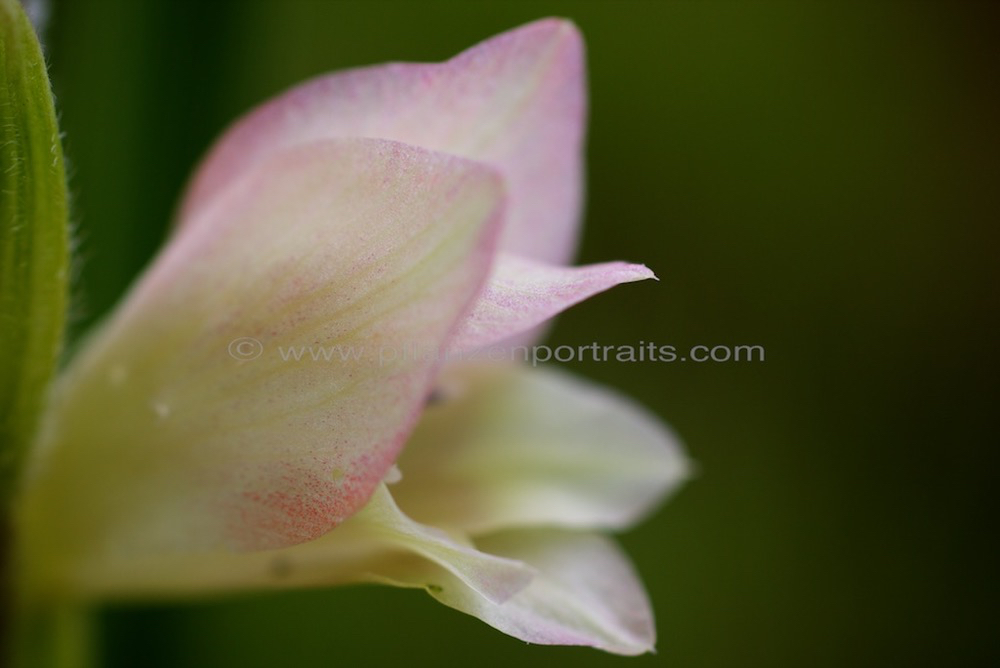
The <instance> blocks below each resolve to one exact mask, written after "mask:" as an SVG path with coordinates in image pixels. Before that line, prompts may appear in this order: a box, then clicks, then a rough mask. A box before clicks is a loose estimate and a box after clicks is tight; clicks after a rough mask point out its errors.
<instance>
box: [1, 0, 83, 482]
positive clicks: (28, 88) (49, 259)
mask: <svg viewBox="0 0 1000 668" xmlns="http://www.w3.org/2000/svg"><path fill="white" fill-rule="evenodd" d="M67 222H68V206H67V194H66V171H65V168H64V166H63V155H62V147H61V145H60V142H59V129H58V127H57V125H56V114H55V109H54V107H53V101H52V93H51V89H50V86H49V79H48V76H47V75H46V72H45V59H44V58H43V56H42V50H41V47H40V46H39V44H38V39H37V38H36V37H35V33H34V30H33V29H32V27H31V24H30V23H29V21H28V19H27V17H26V16H25V14H24V12H23V11H22V10H21V7H20V5H19V4H18V3H17V2H16V0H0V497H2V499H3V501H5V502H6V501H7V500H8V499H9V498H10V494H11V488H12V486H13V483H14V478H15V476H16V473H17V469H18V464H19V462H20V460H21V458H22V455H23V454H24V452H25V450H26V449H27V445H28V443H29V441H30V440H31V438H32V435H33V433H34V431H35V426H36V422H37V418H38V413H39V410H40V407H41V404H42V400H43V397H44V394H45V391H46V386H47V384H48V382H49V379H50V378H51V377H52V375H53V372H54V371H55V368H56V363H57V358H58V355H59V349H60V344H61V341H62V333H63V325H64V322H65V314H66V302H67V278H68V265H69V250H68V246H69V244H68V233H67Z"/></svg>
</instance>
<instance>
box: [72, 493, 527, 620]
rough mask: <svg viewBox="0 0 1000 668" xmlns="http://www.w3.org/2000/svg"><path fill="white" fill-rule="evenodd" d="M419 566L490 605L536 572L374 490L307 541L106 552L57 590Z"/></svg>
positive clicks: (261, 585) (187, 591)
mask: <svg viewBox="0 0 1000 668" xmlns="http://www.w3.org/2000/svg"><path fill="white" fill-rule="evenodd" d="M425 563H432V564H434V565H435V568H440V569H443V570H444V572H447V573H449V576H450V577H454V578H456V581H458V582H461V583H462V586H464V587H468V588H469V589H470V590H471V591H474V592H476V595H477V596H482V597H483V598H484V599H485V600H488V601H492V602H493V603H502V602H503V601H506V600H508V599H509V598H510V597H511V596H513V595H515V594H516V593H517V592H519V591H521V590H523V589H524V588H525V587H526V586H527V585H528V583H529V582H530V581H531V580H532V578H533V577H534V575H535V571H534V569H532V568H531V567H530V566H528V565H525V564H524V563H522V562H521V561H518V560H516V559H507V558H504V557H499V556H494V555H492V554H487V553H484V552H481V551H478V550H476V549H475V548H474V547H472V545H471V544H470V543H469V542H468V541H467V540H465V539H463V538H462V537H461V536H457V535H456V536H451V535H449V534H447V533H445V532H443V531H441V530H439V529H435V528H432V527H428V526H424V525H421V524H418V523H416V522H414V521H413V520H411V519H410V518H408V517H406V515H404V514H403V513H402V512H401V511H400V510H399V508H398V506H396V504H395V502H394V501H393V499H392V496H391V494H390V493H389V491H388V489H387V488H386V487H385V485H380V486H379V487H377V488H376V490H375V493H374V494H373V495H372V498H371V499H370V500H369V502H368V503H367V504H366V505H365V507H364V508H363V509H361V510H360V511H359V512H357V513H356V514H355V515H353V516H352V517H351V518H350V519H348V520H346V521H345V522H344V523H342V524H341V525H339V526H338V527H336V528H335V529H334V530H332V531H331V532H329V533H328V534H326V535H325V536H322V537H320V538H318V539H316V540H314V541H310V542H308V543H303V544H300V545H295V546H292V547H288V548H283V549H280V550H263V551H259V552H226V551H214V552H206V553H201V554H190V553H189V554H183V555H153V554H147V555H140V556H134V555H128V554H113V555H109V557H108V558H106V559H103V560H100V561H96V560H93V561H87V562H83V563H81V564H80V565H79V567H78V568H77V569H76V570H75V571H74V572H73V573H72V575H71V576H70V578H71V579H69V580H67V581H66V583H65V585H64V586H65V588H66V589H67V590H69V591H72V592H73V593H74V594H75V595H78V596H83V597H98V598H103V599H108V598H123V599H136V598H150V597H152V598H173V597H178V596H190V595H202V596H203V595H206V594H212V593H219V592H227V591H239V590H248V589H249V590H257V589H272V588H276V589H285V588H291V587H306V586H321V585H334V584H344V583H348V582H386V575H387V574H398V573H409V572H420V571H422V570H423V569H424V568H425V566H424V565H423V564H425Z"/></svg>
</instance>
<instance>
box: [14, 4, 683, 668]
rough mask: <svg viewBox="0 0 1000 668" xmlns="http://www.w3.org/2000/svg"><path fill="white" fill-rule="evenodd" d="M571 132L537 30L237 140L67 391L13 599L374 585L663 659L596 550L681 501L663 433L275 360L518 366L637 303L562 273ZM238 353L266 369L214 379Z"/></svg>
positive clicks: (557, 399) (250, 367)
mask: <svg viewBox="0 0 1000 668" xmlns="http://www.w3.org/2000/svg"><path fill="white" fill-rule="evenodd" d="M585 107H586V102H585V89H584V64H583V47H582V42H581V38H580V36H579V34H578V32H577V30H576V28H575V27H574V26H573V25H572V24H570V23H567V22H565V21H562V20H553V19H548V20H543V21H538V22H536V23H532V24H529V25H527V26H524V27H522V28H519V29H517V30H514V31H511V32H508V33H505V34H503V35H500V36H498V37H495V38H493V39H491V40H488V41H486V42H484V43H482V44H480V45H478V46H475V47H473V48H472V49H470V50H468V51H466V52H464V53H462V54H459V55H458V56H456V57H455V58H453V59H451V60H449V61H447V62H445V63H441V64H389V65H383V66H378V67H369V68H362V69H357V70H351V71H347V72H341V73H336V74H333V75H329V76H325V77H321V78H319V79H316V80H313V81H310V82H307V83H305V84H303V85H301V86H299V87H297V88H295V89H293V90H291V91H289V92H287V93H285V94H283V95H281V96H279V97H278V98H276V99H275V100H273V101H271V102H268V103H267V104H265V105H263V106H262V107H260V108H258V109H256V110H255V111H253V112H252V113H250V114H249V115H248V116H247V117H245V118H244V119H242V120H240V121H239V122H238V123H237V124H236V125H235V126H234V127H232V128H231V129H230V130H229V131H228V132H227V133H226V134H225V135H224V136H223V137H222V139H221V140H220V141H219V142H218V144H217V145H216V146H215V148H213V149H212V151H211V152H210V153H209V154H208V156H207V158H206V159H205V161H204V162H203V164H202V165H201V167H200V168H199V169H198V171H197V173H196V175H195V177H194V179H193V180H192V182H191V185H190V188H189V191H188V193H187V195H186V197H185V199H184V201H183V205H182V207H181V210H180V214H179V220H178V223H177V227H176V230H175V233H174V235H173V238H172V239H171V240H170V242H169V244H168V245H167V246H166V248H165V249H164V250H163V252H162V253H161V255H160V256H159V257H158V258H157V259H156V261H155V262H154V263H153V265H152V266H151V267H150V268H149V269H148V270H147V271H146V273H145V274H144V275H143V276H142V277H141V279H140V280H139V281H138V283H137V284H136V285H135V287H134V288H133V289H132V291H131V292H130V294H129V295H128V297H127V298H126V299H125V300H124V302H123V303H122V304H121V305H120V306H119V308H118V309H117V310H116V311H115V312H114V313H113V314H112V315H111V316H110V317H109V318H108V319H107V321H106V322H105V323H104V324H103V325H102V326H101V327H100V328H99V329H98V330H97V331H96V332H95V333H93V335H92V336H91V337H90V338H89V340H88V341H87V342H86V344H85V345H84V346H83V347H82V348H81V349H80V351H79V353H78V354H77V355H76V357H75V358H74V359H73V361H72V363H71V365H70V366H69V367H68V369H67V370H66V371H65V373H64V374H63V376H62V377H61V379H60V381H59V383H58V384H57V387H56V390H55V393H54V396H53V399H52V403H51V408H50V410H49V411H48V414H47V416H46V420H45V423H44V429H43V434H42V437H41V440H40V443H39V447H38V448H37V451H36V453H35V456H34V460H33V462H32V465H31V468H30V471H29V474H28V477H27V480H26V483H25V485H24V491H23V494H22V498H21V500H20V506H19V527H20V531H21V535H22V543H23V551H22V556H23V561H24V563H25V565H26V569H27V570H26V576H27V577H28V578H29V580H28V583H29V584H28V587H29V588H30V589H31V590H32V591H33V592H34V593H35V595H37V596H43V597H76V598H97V599H108V598H122V597H124V598H134V597H144V596H179V595H192V594H203V593H209V592H217V591H226V590H234V589H249V588H276V587H292V586H321V585H332V584H338V583H345V582H359V581H377V582H385V583H390V584H395V585H400V586H405V587H420V588H424V589H426V590H427V591H428V592H429V593H430V594H431V595H432V596H434V597H435V598H437V599H438V600H440V601H442V602H443V603H445V604H447V605H449V606H452V607H454V608H457V609H459V610H463V611H465V612H467V613H470V614H473V615H475V616H477V617H479V618H481V619H482V620H484V621H486V622H487V623H489V624H491V625H493V626H495V627H496V628H498V629H500V630H502V631H504V632H505V633H508V634H510V635H513V636H516V637H518V638H521V639H523V640H526V641H529V642H534V643H543V644H573V645H591V646H595V647H599V648H602V649H605V650H608V651H611V652H617V653H621V654H637V653H642V652H645V651H648V650H650V649H651V648H652V646H653V643H654V627H653V621H652V613H651V611H650V607H649V603H648V601H647V599H646V595H645V593H644V591H643V588H642V586H641V584H640V583H639V581H638V579H637V578H636V576H635V574H634V573H633V571H632V568H631V566H630V565H629V563H628V561H627V559H626V558H625V557H624V556H623V555H622V553H621V552H620V551H619V550H618V548H617V547H616V546H615V544H614V543H613V542H612V541H611V540H610V539H608V538H606V537H604V536H603V535H602V534H601V532H602V531H607V530H617V529H623V528H626V527H628V526H629V525H631V524H633V523H634V522H636V521H637V520H639V519H640V518H641V517H642V516H643V515H645V514H646V513H647V512H649V510H650V509H651V508H653V507H654V506H655V505H656V504H657V503H658V502H659V501H660V500H661V499H662V497H663V496H664V495H665V494H666V493H668V492H669V491H671V490H672V489H673V488H674V487H675V486H676V485H677V484H678V483H679V482H680V481H681V480H682V479H683V478H684V477H685V474H686V470H687V464H686V460H685V458H684V456H683V454H682V452H681V450H680V448H679V446H678V444H677V442H676V440H675V439H674V437H673V436H672V435H671V434H670V432H669V431H668V430H667V429H666V428H665V427H664V426H663V425H662V424H660V423H659V422H658V421H657V420H656V419H655V418H654V417H652V416H651V415H649V414H647V413H646V412H645V411H643V410H642V409H641V408H639V407H638V406H636V405H635V404H633V403H631V402H630V401H629V400H627V399H625V398H624V397H621V396H619V395H617V394H615V393H613V392H611V391H608V390H605V389H601V388H598V387H595V386H593V385H591V384H590V383H588V382H585V381H582V380H579V379H575V378H573V377H571V376H569V375H567V374H564V373H559V372H555V371H551V370H545V369H532V368H529V367H527V366H526V365H521V364H517V363H504V364H488V365H487V364H455V363H449V364H443V363H442V360H441V359H440V357H439V356H435V355H394V356H393V357H392V359H390V360H388V361H386V360H385V359H381V360H380V363H375V361H374V360H373V359H372V358H371V356H369V355H365V354H361V355H356V356H352V355H347V356H344V357H337V358H336V359H334V360H333V361H332V362H323V361H318V360H316V359H313V358H312V357H308V356H306V357H304V358H302V359H298V360H295V359H290V358H288V357H287V356H282V355H279V354H277V351H279V350H286V349H290V348H293V347H296V346H300V347H301V346H311V347H319V348H324V349H332V348H337V349H338V350H355V351H357V350H361V351H373V350H376V349H377V350H395V351H400V350H407V349H409V350H439V351H443V350H459V351H462V350H472V349H478V348H483V347H484V346H490V345H494V344H510V343H511V342H520V343H523V342H527V341H531V340H533V337H535V336H537V332H538V328H539V326H541V325H543V324H544V323H545V321H547V320H548V319H550V318H551V317H552V316H554V315H555V314H557V313H558V312H560V311H562V310H564V309H566V308H568V307H569V306H571V305H573V304H576V303H578V302H580V301H582V300H584V299H586V298H587V297H590V296H591V295H593V294H595V293H598V292H601V291H603V290H606V289H608V288H610V287H612V286H614V285H617V284H619V283H624V282H630V281H637V280H643V279H646V278H652V277H653V274H652V273H651V272H650V271H649V270H648V269H646V268H645V267H643V266H640V265H632V264H626V263H621V262H611V263H606V264H598V265H591V266H585V267H568V266H565V263H566V262H567V261H568V260H569V258H570V256H571V255H572V253H573V249H574V247H575V245H576V235H577V232H578V226H579V218H580V200H581V175H582V134H583V129H584V124H585V115H586V109H585ZM237 340H239V341H245V342H246V341H249V342H252V344H253V346H259V349H257V348H255V349H254V352H255V353H256V354H255V355H250V356H245V357H247V359H239V357H241V356H240V355H236V356H234V355H231V354H227V347H229V346H230V344H231V342H233V341H237ZM249 357H254V359H249ZM432 393H434V394H435V396H436V397H437V398H438V399H439V400H435V401H433V402H430V403H428V399H429V398H430V397H431V395H432Z"/></svg>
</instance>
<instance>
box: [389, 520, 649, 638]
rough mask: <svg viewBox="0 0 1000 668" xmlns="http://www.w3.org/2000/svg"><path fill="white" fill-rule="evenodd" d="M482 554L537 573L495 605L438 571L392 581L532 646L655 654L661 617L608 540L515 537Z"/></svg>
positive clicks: (504, 537)
mask: <svg viewBox="0 0 1000 668" xmlns="http://www.w3.org/2000/svg"><path fill="white" fill-rule="evenodd" d="M476 547H478V548H479V549H481V550H483V551H484V552H488V553H490V554H495V555H499V556H503V557H507V558H510V559H517V560H520V561H524V562H525V563H527V564H529V565H531V566H533V567H534V568H536V569H537V570H538V575H537V576H536V577H535V579H534V580H532V581H531V584H530V585H528V587H526V588H525V589H524V590H522V591H521V592H519V593H517V594H516V595H514V596H513V597H511V598H510V599H509V600H507V601H505V602H503V603H499V604H498V603H495V602H493V601H490V600H488V599H487V598H485V597H483V596H481V595H480V594H478V593H477V592H476V591H475V590H473V589H471V588H469V587H468V586H466V585H465V584H464V583H463V582H462V581H461V580H459V579H458V578H456V577H454V576H453V575H452V574H451V573H448V572H447V571H444V570H442V569H440V568H437V567H435V566H434V565H433V564H430V563H428V562H424V563H422V564H413V565H409V566H408V567H407V568H408V569H409V570H407V569H405V568H401V569H399V570H398V571H397V572H395V573H392V574H389V576H388V579H391V580H392V581H394V582H395V583H396V584H399V585H402V586H422V587H424V588H425V589H426V590H427V591H428V593H430V594H431V596H433V597H434V598H436V599H437V600H439V601H441V602H442V603H444V604H445V605H448V606H450V607H452V608H455V609H457V610H461V611H462V612H465V613H468V614H470V615H473V616H475V617H478V618H479V619H481V620H483V621H484V622H486V623H487V624H489V625H490V626H492V627H494V628H496V629H499V630H500V631H503V632H504V633H506V634H508V635H511V636H514V637H515V638H519V639H521V640H524V641H526V642H530V643H537V644H540V645H584V646H588V647H596V648H599V649H603V650H606V651H608V652H613V653H615V654H626V655H635V654H643V653H645V652H649V651H652V650H653V647H654V644H655V642H656V630H655V627H654V624H653V612H652V609H651V608H650V605H649V600H648V598H647V597H646V594H645V591H644V590H643V587H642V583H641V582H640V581H639V579H638V577H637V576H636V574H635V571H634V569H633V568H632V566H631V564H630V563H629V561H628V558H627V557H626V556H625V555H624V554H623V553H622V551H621V550H620V549H619V548H618V546H617V545H615V543H614V542H613V541H612V540H610V539H608V538H605V537H603V536H600V535H596V534H587V533H575V532H569V531H553V530H541V529H540V530H535V531H510V532H505V533H502V534H497V535H494V536H490V537H486V538H483V539H480V540H477V541H476Z"/></svg>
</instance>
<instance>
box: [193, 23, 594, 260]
mask: <svg viewBox="0 0 1000 668" xmlns="http://www.w3.org/2000/svg"><path fill="white" fill-rule="evenodd" d="M585 107H586V100H585V88H584V63H583V41H582V39H581V37H580V34H579V32H578V31H577V29H576V27H575V26H574V25H573V24H572V23H569V22H567V21H564V20H560V19H544V20H541V21H536V22H534V23H530V24H528V25H525V26H522V27H520V28H517V29H515V30H512V31H509V32H506V33H503V34H501V35H498V36H496V37H493V38H492V39H489V40H487V41H485V42H482V43H481V44H478V45H476V46H474V47H472V48H471V49H469V50H467V51H465V52H463V53H461V54H459V55H457V56H455V57H454V58H452V59H451V60H448V61H446V62H444V63H434V64H414V63H393V64H388V65H381V66H375V67H365V68H360V69H354V70H347V71H343V72H337V73H334V74H332V75H328V76H324V77H320V78H318V79H315V80H313V81H310V82H307V83H305V84H302V85H300V86H298V87H296V88H294V89H292V90H290V91H288V92H286V93H284V94H283V95H281V96H279V97H277V98H275V99H274V100H272V101H270V102H268V103H266V104H265V105H263V106H261V107H259V108H258V109H256V110H255V111H253V112H252V113H250V114H249V115H248V116H246V117H244V118H243V119H241V120H240V121H238V122H237V123H236V124H235V125H234V126H233V127H232V128H231V129H230V130H229V131H228V132H227V133H226V134H225V135H224V136H223V138H222V139H221V140H220V141H219V142H218V143H217V144H216V146H215V148H213V149H212V151H211V152H210V153H209V155H208V157H207V158H206V159H205V161H204V162H203V164H202V166H201V168H200V169H199V171H198V172H197V173H196V176H195V179H194V180H193V181H192V184H191V187H190V189H189V192H188V195H187V198H186V200H185V203H184V206H183V209H182V212H183V213H182V216H181V219H180V222H181V223H182V224H184V225H189V224H191V222H192V219H193V218H194V213H195V212H196V211H197V210H199V209H201V208H203V207H205V206H207V205H208V204H209V203H210V202H211V201H212V200H213V199H215V198H216V197H219V196H221V194H222V193H224V192H225V190H226V189H227V188H228V187H229V186H230V185H231V184H232V183H233V178H234V175H236V174H238V173H239V171H240V170H241V169H244V168H245V167H246V166H247V165H251V164H253V163H255V162H256V161H258V160H261V159H263V158H266V157H267V155H269V154H270V153H272V152H273V151H276V150H280V149H281V148H283V147H288V146H294V145H298V144H304V143H308V142H311V141H315V140H317V139H322V138H329V137H352V136H353V137H382V138H385V139H395V140H398V141H402V142H406V143H409V144H414V145H416V146H423V147H426V148H430V149H434V150H438V151H444V152H446V153H453V154H455V155H460V156H465V157H468V158H473V159H475V160H480V161H483V162H487V163H490V164H491V165H493V166H494V167H495V168H496V169H497V170H498V171H499V172H500V173H501V174H502V175H503V178H504V181H505V182H506V183H507V185H508V194H509V211H508V218H509V220H508V223H507V224H506V226H505V229H504V232H503V236H502V239H501V243H500V247H501V248H503V249H505V250H508V251H512V252H515V253H518V254H520V255H524V256H526V257H530V258H534V259H539V260H543V261H547V262H552V263H556V264H561V263H564V262H566V261H568V260H569V259H570V256H571V255H572V252H573V250H574V247H575V245H576V234H577V227H578V224H579V216H580V195H581V182H582V171H583V167H582V136H583V128H584V122H585V115H586V109H585Z"/></svg>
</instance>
